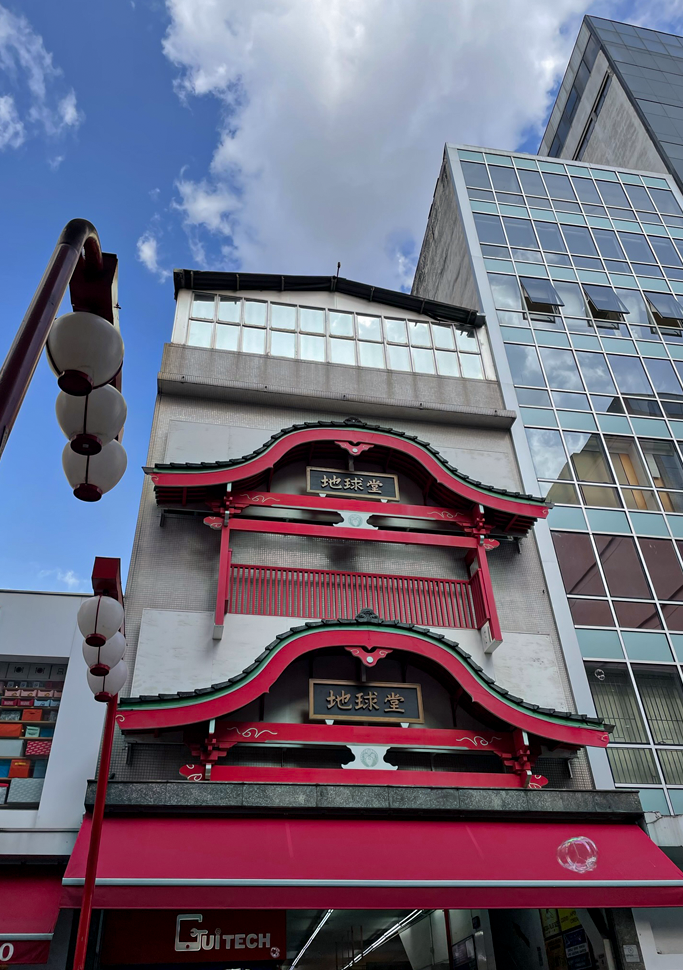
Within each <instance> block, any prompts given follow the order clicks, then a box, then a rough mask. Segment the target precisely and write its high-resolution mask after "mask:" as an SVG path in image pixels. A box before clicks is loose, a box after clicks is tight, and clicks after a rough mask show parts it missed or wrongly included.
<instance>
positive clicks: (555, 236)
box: [534, 222, 567, 253]
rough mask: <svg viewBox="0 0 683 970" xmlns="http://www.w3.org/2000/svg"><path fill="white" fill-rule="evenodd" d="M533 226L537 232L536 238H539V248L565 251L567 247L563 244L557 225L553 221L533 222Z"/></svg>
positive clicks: (559, 251)
mask: <svg viewBox="0 0 683 970" xmlns="http://www.w3.org/2000/svg"><path fill="white" fill-rule="evenodd" d="M534 227H535V229H536V232H537V233H538V238H539V239H540V240H541V249H544V250H545V251H546V252H548V251H553V250H554V251H556V252H558V253H566V251H567V247H566V246H565V244H564V239H563V238H562V233H561V232H560V229H559V226H557V225H556V224H555V223H554V222H535V223H534Z"/></svg>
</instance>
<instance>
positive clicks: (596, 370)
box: [576, 351, 617, 394]
mask: <svg viewBox="0 0 683 970" xmlns="http://www.w3.org/2000/svg"><path fill="white" fill-rule="evenodd" d="M576 358H577V360H578V362H579V367H580V368H581V373H582V375H583V379H584V381H585V382H586V387H587V388H588V390H589V391H593V392H595V393H598V394H616V393H617V389H616V387H615V386H614V381H613V380H612V377H611V375H610V372H609V369H608V367H607V362H606V360H605V358H604V356H603V355H602V354H593V353H589V352H584V351H577V354H576Z"/></svg>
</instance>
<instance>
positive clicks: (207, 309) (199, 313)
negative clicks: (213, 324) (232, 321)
mask: <svg viewBox="0 0 683 970" xmlns="http://www.w3.org/2000/svg"><path fill="white" fill-rule="evenodd" d="M215 303H216V298H215V297H214V296H213V295H209V294H204V293H194V294H193V295H192V313H191V316H193V317H204V318H205V319H206V320H213V309H214V306H215Z"/></svg>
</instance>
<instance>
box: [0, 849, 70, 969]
mask: <svg viewBox="0 0 683 970" xmlns="http://www.w3.org/2000/svg"><path fill="white" fill-rule="evenodd" d="M62 871H63V870H62V868H60V867H58V866H29V865H22V866H13V865H10V866H0V964H15V963H16V964H20V963H47V959H48V954H49V950H50V940H51V939H52V934H53V931H54V928H55V923H56V922H57V916H58V915H59V897H60V893H61V891H62V886H61V876H62Z"/></svg>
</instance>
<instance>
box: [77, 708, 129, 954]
mask: <svg viewBox="0 0 683 970" xmlns="http://www.w3.org/2000/svg"><path fill="white" fill-rule="evenodd" d="M117 703H118V694H117V695H116V696H115V697H113V698H112V700H110V701H107V716H106V719H105V722H104V737H103V739H102V757H101V758H100V770H99V772H98V775H97V786H96V788H95V807H94V809H93V813H92V825H91V828H90V844H89V846H88V861H87V863H86V866H85V882H84V884H83V901H82V903H81V915H80V918H79V920H78V935H77V937H76V952H75V955H74V967H73V970H84V967H85V955H86V951H87V949H88V936H89V935H90V917H91V915H92V903H93V896H94V893H95V878H96V876H97V859H98V856H99V854H100V841H101V838H102V822H103V820H104V803H105V801H106V798H107V783H108V781H109V768H110V765H111V749H112V745H113V743H114V727H115V725H116V707H117Z"/></svg>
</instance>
